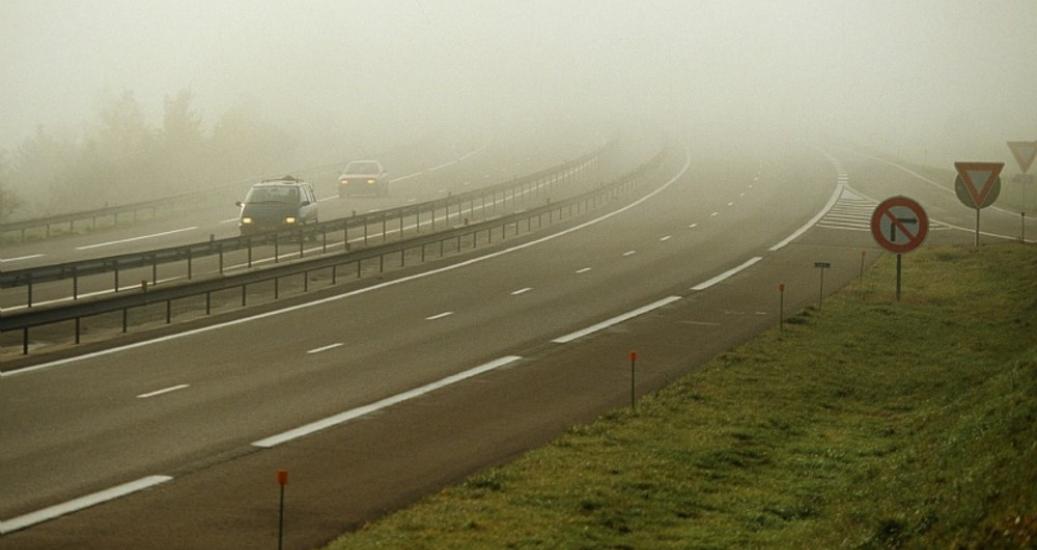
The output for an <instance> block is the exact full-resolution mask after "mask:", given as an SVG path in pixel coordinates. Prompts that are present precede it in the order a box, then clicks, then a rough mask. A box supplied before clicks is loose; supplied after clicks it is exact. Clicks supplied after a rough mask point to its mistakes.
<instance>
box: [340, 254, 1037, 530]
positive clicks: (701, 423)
mask: <svg viewBox="0 0 1037 550" xmlns="http://www.w3.org/2000/svg"><path fill="white" fill-rule="evenodd" d="M904 264H905V272H904V281H905V293H904V296H903V301H901V302H900V303H896V302H894V301H893V299H892V281H893V265H894V264H893V261H892V257H890V256H887V257H885V258H883V259H882V260H880V261H879V262H878V264H877V265H876V266H875V267H874V268H873V269H871V270H870V271H869V273H868V274H867V275H866V277H865V280H864V282H863V283H861V284H854V285H851V286H849V287H847V288H846V289H844V290H843V291H842V292H840V293H839V294H837V295H835V296H833V297H832V298H831V299H828V300H826V301H825V304H824V309H823V311H816V310H813V309H810V308H808V309H806V310H804V311H802V312H800V313H799V314H797V315H795V316H794V317H793V318H792V319H790V321H791V323H790V324H787V325H786V330H785V334H784V336H781V335H779V333H778V331H777V329H776V328H775V329H774V330H770V331H768V332H766V333H764V334H762V335H761V336H759V337H758V338H756V339H754V340H752V341H751V342H749V343H747V344H745V345H743V346H740V347H738V348H736V349H734V350H732V351H730V352H727V353H724V354H722V355H721V356H719V357H717V358H715V359H714V360H712V361H710V362H709V363H707V364H706V365H705V366H704V367H703V368H702V369H699V370H696V371H695V372H692V373H690V374H688V375H686V376H684V377H682V378H681V379H680V380H678V381H677V382H675V383H674V384H672V385H671V386H668V387H666V388H664V389H663V390H661V391H659V392H658V393H656V394H653V395H649V396H645V397H644V398H643V399H641V401H640V402H639V405H638V410H637V412H636V413H634V412H631V411H629V410H626V409H624V410H616V411H613V412H611V413H609V414H606V415H604V416H603V417H601V418H599V419H598V420H597V421H595V422H593V423H591V424H589V425H582V426H576V427H574V428H572V429H570V430H569V431H568V432H567V433H566V434H564V435H563V436H561V437H559V438H557V439H556V440H555V441H554V442H552V443H551V444H549V445H547V446H545V447H543V448H540V449H536V450H533V451H530V452H529V453H527V454H525V455H524V456H522V457H521V458H519V459H518V460H516V461H515V462H513V463H511V464H508V465H505V466H501V467H497V468H491V469H488V470H486V471H484V472H481V473H479V474H477V475H474V476H472V477H470V478H469V479H468V480H466V481H465V482H464V483H462V484H460V485H457V486H453V487H449V488H446V489H444V490H443V491H441V492H439V493H438V494H435V495H433V496H430V497H428V498H425V499H424V500H423V501H421V502H419V503H417V504H416V505H414V506H412V507H410V508H408V509H405V510H402V511H400V512H398V513H395V514H392V515H390V516H387V517H385V518H383V519H381V520H378V521H376V522H373V523H371V524H369V525H367V526H365V527H364V528H362V529H361V530H359V531H357V532H355V533H349V534H346V535H344V536H343V537H341V538H340V539H339V540H337V541H335V542H334V543H332V544H331V545H330V546H329V547H328V548H332V549H345V548H371V547H380V548H386V547H387V548H515V547H536V546H541V547H564V548H666V547H673V548H729V547H756V546H768V547H796V548H829V547H865V548H879V547H902V546H905V547H929V546H938V547H959V546H960V547H983V548H989V547H994V548H997V547H1007V548H1011V547H1027V546H1029V547H1033V545H1037V249H1035V248H1034V247H1032V246H1030V247H1027V246H1023V245H1018V244H1004V245H991V246H986V247H984V248H983V249H982V250H981V251H979V252H976V251H973V250H971V249H969V248H965V247H939V248H928V249H926V250H923V251H920V252H917V253H914V254H912V255H910V256H909V257H908V258H907V259H906V261H905V262H904Z"/></svg>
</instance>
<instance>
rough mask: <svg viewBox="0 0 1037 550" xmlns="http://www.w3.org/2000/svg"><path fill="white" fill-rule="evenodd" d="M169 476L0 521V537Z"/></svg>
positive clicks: (137, 489) (131, 483)
mask: <svg viewBox="0 0 1037 550" xmlns="http://www.w3.org/2000/svg"><path fill="white" fill-rule="evenodd" d="M172 479H173V478H172V477H171V476H148V477H142V478H140V479H138V480H136V481H131V482H129V483H123V484H122V485H116V486H115V487H112V488H109V489H105V490H103V491H98V492H96V493H91V494H89V495H86V496H82V497H79V498H76V499H72V500H69V501H67V502H63V503H61V504H55V505H54V506H49V507H47V508H43V509H41V510H37V511H35V512H29V513H28V514H25V515H21V516H18V517H16V518H12V519H8V520H4V521H0V535H6V534H8V533H13V532H15V531H18V530H21V529H25V528H26V527H31V526H33V525H36V524H37V523H42V522H44V521H49V520H52V519H54V518H58V517H61V516H63V515H65V514H71V513H72V512H76V511H79V510H83V509H85V508H89V507H91V506H94V505H97V504H101V503H102V502H108V501H109V500H114V499H117V498H119V497H124V496H126V495H128V494H130V493H135V492H137V491H143V490H144V489H147V488H149V487H153V486H155V485H158V484H160V483H165V482H167V481H170V480H172Z"/></svg>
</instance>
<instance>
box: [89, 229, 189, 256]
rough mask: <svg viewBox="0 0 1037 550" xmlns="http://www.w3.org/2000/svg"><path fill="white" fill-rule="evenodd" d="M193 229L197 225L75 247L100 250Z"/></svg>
mask: <svg viewBox="0 0 1037 550" xmlns="http://www.w3.org/2000/svg"><path fill="white" fill-rule="evenodd" d="M195 229H198V226H197V225H192V226H191V227H181V228H180V229H173V230H172V231H163V232H161V233H152V234H151V235H141V236H139V237H130V238H128V239H119V240H117V241H108V242H105V243H97V244H88V245H85V246H77V247H76V250H90V249H91V248H101V247H103V246H113V245H117V244H123V243H129V242H133V241H141V240H144V239H152V238H155V237H164V236H166V235H173V234H175V233H183V232H184V231H194V230H195Z"/></svg>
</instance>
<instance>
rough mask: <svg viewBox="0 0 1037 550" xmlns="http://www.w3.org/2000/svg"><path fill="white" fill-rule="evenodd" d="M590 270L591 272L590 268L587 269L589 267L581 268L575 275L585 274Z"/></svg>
mask: <svg viewBox="0 0 1037 550" xmlns="http://www.w3.org/2000/svg"><path fill="white" fill-rule="evenodd" d="M590 270H591V268H589V267H581V268H580V269H577V270H576V272H577V273H586V272H588V271H590Z"/></svg>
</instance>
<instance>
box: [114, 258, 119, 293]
mask: <svg viewBox="0 0 1037 550" xmlns="http://www.w3.org/2000/svg"><path fill="white" fill-rule="evenodd" d="M112 273H114V274H115V291H116V292H119V260H115V261H114V262H112Z"/></svg>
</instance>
